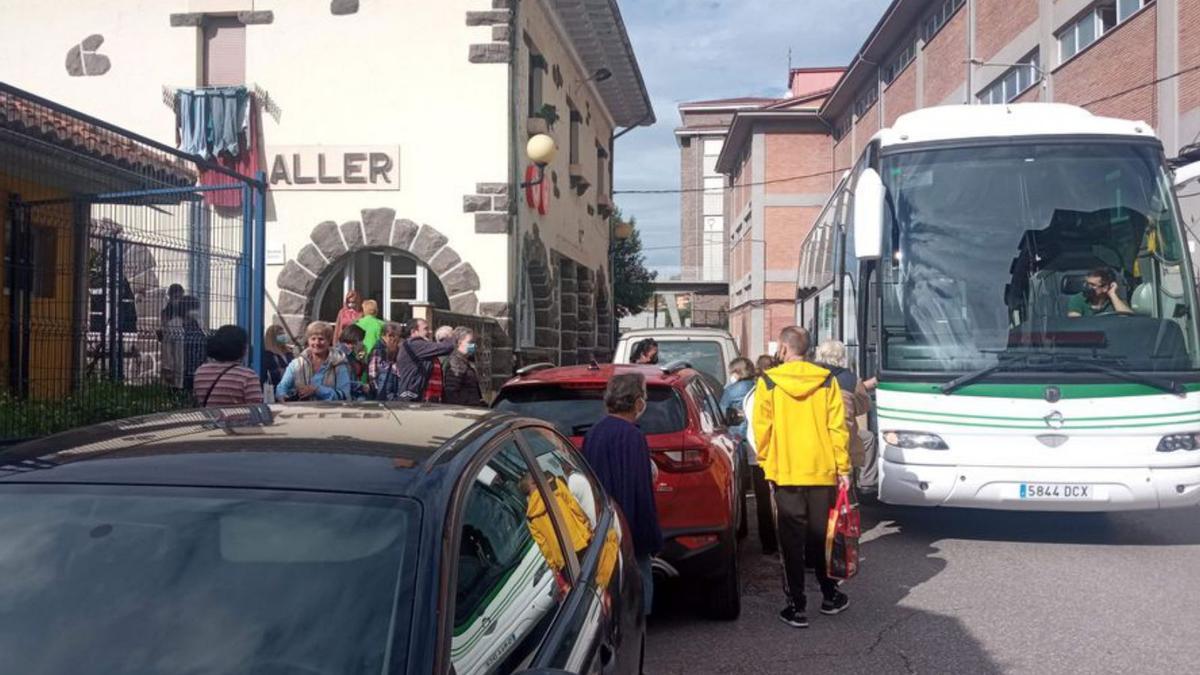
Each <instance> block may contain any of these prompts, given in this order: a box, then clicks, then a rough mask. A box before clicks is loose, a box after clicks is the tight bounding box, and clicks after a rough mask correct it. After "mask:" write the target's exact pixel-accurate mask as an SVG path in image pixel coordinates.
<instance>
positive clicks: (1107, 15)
mask: <svg viewBox="0 0 1200 675" xmlns="http://www.w3.org/2000/svg"><path fill="white" fill-rule="evenodd" d="M1028 101H1045V102H1059V103H1070V104H1073V105H1078V106H1081V107H1083V108H1086V109H1087V110H1089V111H1091V112H1093V113H1095V114H1097V115H1105V116H1112V117H1121V118H1127V119H1139V120H1145V121H1146V122H1147V123H1149V124H1150V125H1152V126H1153V127H1154V128H1155V131H1156V132H1157V133H1158V135H1159V137H1160V138H1161V139H1162V141H1163V146H1164V148H1165V149H1166V153H1167V156H1168V157H1173V156H1175V155H1176V154H1177V153H1178V152H1179V150H1180V149H1181V148H1183V147H1185V146H1187V145H1189V144H1192V143H1194V142H1196V141H1197V140H1198V139H1200V2H1194V1H1191V0H937V1H936V2H929V1H927V0H893V2H892V3H891V4H890V5H889V6H888V8H887V9H886V10H885V11H884V14H883V17H882V18H881V19H880V20H879V23H878V24H877V25H876V26H875V27H874V29H873V30H872V31H871V33H870V35H869V36H868V37H867V39H866V41H865V42H864V43H863V45H862V47H861V48H860V49H859V50H858V51H857V52H856V55H855V57H854V58H853V59H852V60H851V62H850V64H849V66H848V67H847V68H846V70H845V73H844V74H843V75H842V77H841V78H840V79H839V80H838V82H837V83H836V85H835V86H834V87H833V90H832V92H830V93H829V94H828V96H827V97H826V98H825V100H824V102H823V103H822V104H821V106H820V109H819V111H818V112H817V113H816V116H817V117H819V119H820V120H821V123H822V124H823V125H824V128H825V129H826V131H825V133H826V134H827V135H828V136H829V139H828V141H827V142H828V143H829V150H828V151H827V150H826V146H825V145H823V144H822V143H821V142H819V141H817V140H815V139H810V140H808V141H806V143H808V144H809V146H810V147H808V148H807V149H804V150H799V149H798V150H797V151H799V152H806V153H809V154H808V157H807V159H806V160H805V161H803V162H802V161H801V160H799V159H792V160H790V161H791V162H793V163H795V164H796V166H795V167H793V169H795V171H794V172H795V173H810V172H817V171H824V172H826V178H825V179H824V182H823V183H822V185H824V186H825V187H824V188H823V189H826V190H827V189H828V187H829V186H832V184H833V183H834V182H836V179H837V178H838V177H839V176H840V174H841V173H842V172H843V171H844V170H846V169H849V168H850V167H851V166H852V164H853V163H854V161H855V160H856V159H857V157H858V155H859V153H860V152H862V150H863V149H864V148H865V147H866V144H867V142H868V141H869V140H870V139H871V137H872V136H873V135H874V134H875V133H876V132H877V131H878V130H879V129H880V128H881V127H885V126H889V125H891V124H893V123H894V122H895V121H896V119H897V118H898V117H899V116H900V115H903V114H904V113H906V112H909V111H912V110H916V109H918V108H924V107H929V106H937V105H948V104H988V103H992V104H995V103H1009V102H1028ZM756 116H759V117H761V113H760V112H758V111H744V112H739V113H737V114H736V115H735V116H734V119H733V121H732V125H731V131H730V133H729V138H730V140H729V142H727V143H726V147H725V149H724V152H723V154H722V156H721V157H720V159H719V160H718V169H719V170H720V171H721V172H722V173H724V174H726V175H728V176H729V180H728V182H727V187H726V199H727V201H732V202H733V203H734V204H737V205H742V208H746V209H749V212H748V215H747V216H745V218H748V220H746V222H747V223H753V222H755V220H754V219H755V217H756V216H755V215H754V214H755V213H756V212H759V211H761V212H762V217H763V220H762V222H764V223H767V225H766V227H765V229H763V230H762V232H761V235H754V234H753V233H751V236H750V239H749V244H750V245H749V247H748V250H747V252H745V253H742V254H740V257H739V254H738V253H736V243H735V253H734V255H733V256H732V260H731V263H730V267H731V274H730V279H731V287H730V293H731V300H730V304H731V310H730V311H731V324H734V323H735V321H734V319H733V318H732V317H733V316H734V315H737V314H738V311H737V308H738V307H739V306H740V305H745V304H747V303H749V307H750V311H749V312H748V313H746V315H747V318H744V319H742V321H743V322H744V323H745V325H746V326H747V328H744V329H735V333H738V334H739V335H741V336H742V338H741V339H742V343H741V345H742V350H743V352H745V353H758V352H760V351H763V350H765V349H767V346H768V343H769V341H770V340H771V339H772V337H771V336H772V335H773V334H774V333H775V332H776V331H775V330H774V324H776V323H779V322H781V321H784V317H785V316H787V315H789V314H790V315H791V316H793V317H794V314H795V310H794V307H788V306H787V301H786V300H785V299H784V298H785V297H786V296H787V294H786V293H785V292H784V288H783V286H784V282H785V281H786V282H788V285H790V291H789V293H791V297H792V302H793V303H794V298H795V292H796V288H797V280H796V268H797V262H798V261H797V257H796V256H795V254H794V251H793V248H792V247H793V244H798V243H799V242H802V241H803V240H804V238H805V237H807V236H808V235H809V233H810V231H811V230H812V228H813V224H814V219H815V218H816V217H817V215H818V214H819V212H820V207H819V205H818V206H817V207H816V208H813V209H810V210H809V211H808V212H806V213H805V215H804V216H803V217H802V218H801V219H800V220H799V221H798V222H797V223H796V224H795V225H793V226H790V227H783V228H773V227H770V225H769V223H770V222H771V220H772V219H774V218H778V217H779V216H778V215H775V214H774V213H773V212H772V210H771V208H769V207H768V205H767V204H766V203H765V201H764V200H766V199H773V198H772V197H770V195H771V193H772V192H773V191H775V190H778V189H780V188H778V184H775V183H769V184H767V185H760V183H761V182H763V180H769V179H770V178H771V177H770V175H766V174H769V173H770V161H769V160H768V159H767V158H769V156H770V154H771V153H770V148H771V145H772V144H773V143H777V142H778V141H775V140H773V139H772V137H773V135H774V134H775V132H773V131H770V130H769V129H766V128H765V127H761V126H760V127H756V128H762V129H763V131H762V133H761V138H762V140H758V138H759V134H757V133H753V134H750V133H748V134H747V138H749V139H750V140H749V141H747V142H746V145H748V147H749V149H748V150H747V149H746V148H739V147H736V146H737V144H735V143H733V142H732V141H733V137H734V133H733V131H732V129H737V128H738V127H739V119H738V118H739V117H741V118H744V120H745V122H743V123H741V124H742V126H743V128H745V127H750V126H752V121H753V120H754V118H755V117H756ZM785 133H786V134H794V133H795V131H794V130H789V131H787V132H785ZM813 133H814V134H818V135H819V133H820V132H816V131H814V132H813ZM756 149H763V150H764V151H765V157H764V156H763V153H756V152H755V150H756ZM756 156H758V157H762V159H756ZM800 164H803V169H801V167H800ZM805 189H806V190H807V189H815V188H805ZM813 194H816V193H815V192H814V193H813ZM756 195H757V196H756ZM1182 206H1183V207H1184V211H1185V216H1188V217H1189V219H1190V220H1191V221H1192V222H1195V219H1196V216H1195V214H1194V213H1189V211H1196V210H1200V199H1191V200H1185V201H1184V202H1183V203H1182ZM737 208H738V207H736V206H735V207H734V211H733V213H734V214H735V215H734V220H733V221H732V222H733V223H737V222H739V220H738V219H739V218H743V216H742V215H741V214H738V212H737V210H736V209H737ZM773 208H778V207H773ZM732 237H733V238H734V240H735V241H736V238H737V234H736V233H735V234H733V235H732ZM760 238H761V241H756V240H757V239H760ZM776 251H781V252H782V251H789V252H790V253H788V255H789V256H790V257H788V258H787V260H786V261H784V260H782V259H780V257H779V256H781V255H782V254H776V261H775V262H772V260H770V256H771V255H772V254H775V252H776ZM742 258H744V262H739V261H740V260H741V259H742ZM777 265H778V267H777ZM746 270H748V271H746ZM772 270H774V271H772ZM789 271H790V278H788V279H784V277H786V276H787V273H788V272H789ZM739 275H742V276H743V277H745V278H744V279H743V280H741V281H740V282H739V281H738V279H739ZM773 284H779V286H778V293H774V294H773V293H772V292H771V288H772V285H773ZM759 289H761V290H759ZM743 291H744V292H745V293H746V296H745V298H744V299H739V292H743ZM772 298H777V299H778V301H777V302H776V301H774V300H772ZM767 306H774V307H775V309H773V310H766V309H765V307H767ZM756 312H757V314H756ZM760 325H761V326H762V330H761V331H760V330H759V326H760ZM739 331H740V332H739Z"/></svg>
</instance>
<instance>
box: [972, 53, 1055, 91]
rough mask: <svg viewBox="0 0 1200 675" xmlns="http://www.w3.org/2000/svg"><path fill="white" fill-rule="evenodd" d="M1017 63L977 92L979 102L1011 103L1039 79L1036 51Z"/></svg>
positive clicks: (1038, 63)
mask: <svg viewBox="0 0 1200 675" xmlns="http://www.w3.org/2000/svg"><path fill="white" fill-rule="evenodd" d="M1017 63H1018V65H1016V66H1013V67H1012V68H1009V69H1008V70H1006V71H1004V74H1003V75H1001V76H1000V77H998V78H996V81H995V82H992V83H991V84H990V85H988V87H987V88H986V89H984V90H983V91H981V92H979V102H980V103H993V104H995V103H1011V102H1012V101H1014V100H1015V99H1016V98H1017V97H1018V96H1020V95H1021V94H1023V93H1025V90H1027V89H1029V88H1030V87H1032V86H1033V85H1034V84H1036V83H1038V82H1040V81H1041V79H1042V75H1041V70H1040V68H1041V63H1040V59H1038V53H1037V52H1036V51H1034V52H1033V53H1032V54H1029V55H1028V56H1026V57H1025V58H1023V59H1021V60H1020V61H1018V62H1017Z"/></svg>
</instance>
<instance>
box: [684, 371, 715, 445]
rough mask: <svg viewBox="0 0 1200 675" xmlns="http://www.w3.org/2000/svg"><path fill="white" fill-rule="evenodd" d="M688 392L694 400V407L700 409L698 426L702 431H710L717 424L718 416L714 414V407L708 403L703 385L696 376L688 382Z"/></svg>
mask: <svg viewBox="0 0 1200 675" xmlns="http://www.w3.org/2000/svg"><path fill="white" fill-rule="evenodd" d="M688 393H689V394H691V396H692V400H693V401H695V402H696V409H697V410H699V411H700V426H701V428H702V429H704V431H706V432H711V431H712V430H714V429H716V428H717V426H718V418H717V417H716V416H715V415H714V409H713V407H712V406H711V405H709V403H708V396H707V395H706V391H705V389H704V385H702V384H700V380H699V379H698V378H697V379H695V380H692V381H691V382H690V383H688Z"/></svg>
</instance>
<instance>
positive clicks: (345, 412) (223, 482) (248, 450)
mask: <svg viewBox="0 0 1200 675" xmlns="http://www.w3.org/2000/svg"><path fill="white" fill-rule="evenodd" d="M513 418H514V416H512V415H505V414H502V413H494V412H490V411H488V410H486V409H481V408H465V407H458V406H439V405H430V404H400V403H373V402H372V403H341V404H338V403H325V404H322V403H311V404H309V403H304V404H287V405H271V406H267V405H257V406H234V407H227V408H205V409H197V410H186V411H178V412H171V413H162V414H157V415H148V416H143V417H134V418H129V419H125V420H117V421H114V422H106V423H103V424H97V425H95V426H91V427H86V428H82V429H77V430H74V431H68V432H65V433H61V434H56V435H54V436H49V437H47V438H44V439H40V440H37V441H33V442H30V443H25V444H22V445H18V446H14V447H13V448H11V449H9V450H7V451H5V452H3V453H0V484H4V483H9V482H43V483H45V482H50V483H57V482H67V483H94V482H98V483H117V484H152V485H179V484H189V485H204V486H228V487H264V488H288V489H314V490H332V491H349V492H369V493H377V494H393V495H402V494H407V493H409V492H410V491H412V490H413V489H415V488H416V486H417V484H418V483H420V482H421V480H422V479H421V476H423V475H425V474H428V473H430V470H431V469H432V467H433V466H436V465H438V464H441V463H443V461H447V460H449V459H452V458H453V457H454V456H455V455H456V454H458V451H459V450H461V449H462V448H463V447H465V446H467V445H468V444H469V443H470V441H471V440H472V439H475V438H478V437H479V436H480V435H484V434H486V433H487V432H488V431H489V430H493V429H495V428H497V427H501V426H504V425H505V423H506V422H508V421H511V420H512V419H513ZM422 469H424V470H422Z"/></svg>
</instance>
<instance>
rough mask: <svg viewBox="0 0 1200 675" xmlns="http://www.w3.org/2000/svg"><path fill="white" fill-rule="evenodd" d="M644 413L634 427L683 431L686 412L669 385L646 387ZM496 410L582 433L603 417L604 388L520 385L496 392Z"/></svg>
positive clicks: (565, 431) (656, 431) (563, 431)
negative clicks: (646, 398)
mask: <svg viewBox="0 0 1200 675" xmlns="http://www.w3.org/2000/svg"><path fill="white" fill-rule="evenodd" d="M646 395H647V397H648V398H649V400H648V401H647V405H646V412H645V414H643V415H642V416H641V418H640V419H638V422H637V425H638V428H640V429H641V430H642V432H643V433H645V434H648V435H653V434H670V433H675V432H678V431H683V429H684V428H685V427H686V426H687V413H686V412H685V411H684V407H683V401H682V400H681V399H680V398H679V395H678V394H677V393H675V390H674V389H672V388H670V387H661V386H653V385H651V386H649V387H647V388H646ZM495 407H496V409H497V410H506V411H509V412H515V413H518V414H521V415H528V416H529V417H536V418H538V419H541V420H545V421H547V422H549V423H550V424H553V425H554V427H555V428H556V429H558V432H559V433H561V434H562V435H564V436H582V435H584V434H586V433H587V431H588V429H591V428H592V425H593V424H595V423H596V422H599V421H600V420H602V419H604V416H605V415H606V414H607V413H606V412H605V410H604V389H602V388H599V387H597V388H588V389H579V388H575V387H563V386H558V385H552V384H548V385H524V386H517V387H510V388H508V389H505V390H503V391H501V392H500V395H499V397H498V399H497V401H496V404H495Z"/></svg>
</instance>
